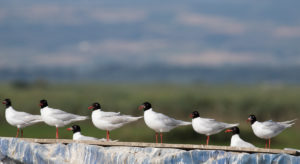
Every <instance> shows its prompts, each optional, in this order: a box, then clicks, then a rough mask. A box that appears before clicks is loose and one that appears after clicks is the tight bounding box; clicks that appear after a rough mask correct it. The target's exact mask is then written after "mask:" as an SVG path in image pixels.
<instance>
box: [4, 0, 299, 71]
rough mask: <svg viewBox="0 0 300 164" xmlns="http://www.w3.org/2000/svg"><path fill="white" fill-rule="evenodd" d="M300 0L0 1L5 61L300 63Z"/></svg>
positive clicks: (83, 65)
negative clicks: (299, 7)
mask: <svg viewBox="0 0 300 164" xmlns="http://www.w3.org/2000/svg"><path fill="white" fill-rule="evenodd" d="M299 5H300V2H299V1H296V0H295V1H280V0H275V1H259V0H253V1H241V0H227V1H219V0H207V1H196V0H192V1H182V0H172V1H171V0H167V1H163V2H162V1H158V0H156V1H147V2H145V1H138V0H129V1H123V0H116V1H108V0H107V1H96V0H89V1H83V0H77V1H71V0H66V1H61V0H54V1H43V0H28V1H16V0H10V1H0V56H1V60H0V69H1V68H34V67H37V66H42V67H57V66H60V67H67V68H79V69H81V70H85V69H90V68H93V67H95V66H99V65H104V66H105V65H110V64H125V65H126V64H130V65H132V64H135V65H137V66H138V65H141V66H142V65H151V64H153V63H160V64H164V65H173V66H184V67H189V66H208V67H222V66H227V65H230V66H237V67H238V66H245V65H248V66H256V65H263V66H270V67H282V66H284V67H287V66H295V65H296V66H298V65H300V55H299V53H300V46H299V43H300V42H299V41H300V17H299V15H300V10H299V9H298V8H297V6H299Z"/></svg>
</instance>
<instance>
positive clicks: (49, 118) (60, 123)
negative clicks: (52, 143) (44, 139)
mask: <svg viewBox="0 0 300 164" xmlns="http://www.w3.org/2000/svg"><path fill="white" fill-rule="evenodd" d="M40 106H41V116H42V119H43V121H44V122H45V123H46V124H48V125H50V126H55V127H56V139H58V128H59V127H64V126H66V125H68V124H70V123H72V122H76V121H83V120H86V119H88V117H87V116H79V115H76V114H71V113H67V112H65V111H62V110H59V109H53V108H50V107H49V106H48V102H47V100H41V101H40Z"/></svg>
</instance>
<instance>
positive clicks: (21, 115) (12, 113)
mask: <svg viewBox="0 0 300 164" xmlns="http://www.w3.org/2000/svg"><path fill="white" fill-rule="evenodd" d="M2 104H4V105H5V106H6V109H5V118H6V121H7V122H8V123H9V124H10V125H12V126H15V127H17V128H18V130H17V135H16V137H18V136H19V130H20V129H21V137H23V128H25V127H26V126H30V125H33V124H36V123H39V122H43V120H42V117H41V116H40V115H32V114H29V113H26V112H19V111H17V110H15V109H14V108H13V107H12V103H11V101H10V99H5V100H4V101H3V102H2Z"/></svg>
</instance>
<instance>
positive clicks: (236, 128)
mask: <svg viewBox="0 0 300 164" xmlns="http://www.w3.org/2000/svg"><path fill="white" fill-rule="evenodd" d="M228 132H232V134H233V135H234V134H240V129H239V128H238V127H236V126H235V127H232V128H230V129H227V130H226V131H225V133H228Z"/></svg>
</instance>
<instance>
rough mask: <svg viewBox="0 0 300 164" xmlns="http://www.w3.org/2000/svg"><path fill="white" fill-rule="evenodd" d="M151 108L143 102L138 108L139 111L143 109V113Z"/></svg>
mask: <svg viewBox="0 0 300 164" xmlns="http://www.w3.org/2000/svg"><path fill="white" fill-rule="evenodd" d="M151 108H152V106H151V104H150V103H149V102H144V103H143V104H142V105H140V106H139V110H142V109H144V111H146V110H148V109H151Z"/></svg>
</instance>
